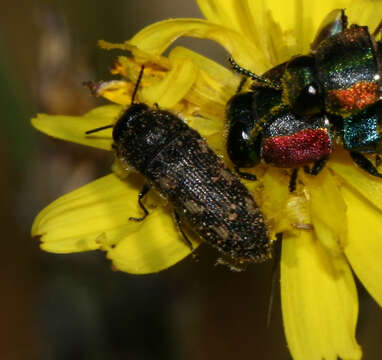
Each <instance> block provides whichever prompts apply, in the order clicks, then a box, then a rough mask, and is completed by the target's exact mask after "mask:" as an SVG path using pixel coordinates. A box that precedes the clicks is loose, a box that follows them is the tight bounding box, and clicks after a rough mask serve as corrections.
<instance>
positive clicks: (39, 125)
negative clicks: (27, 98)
mask: <svg viewBox="0 0 382 360" xmlns="http://www.w3.org/2000/svg"><path fill="white" fill-rule="evenodd" d="M122 110H123V107H121V106H118V105H106V106H100V107H98V108H95V109H93V110H91V111H89V112H88V113H86V114H85V115H83V116H65V115H46V114H38V115H37V117H36V118H34V119H32V125H33V126H34V127H35V128H36V129H38V130H40V131H41V132H43V133H45V134H47V135H50V136H53V137H55V138H58V139H62V140H67V141H71V142H75V143H78V144H83V145H87V146H92V147H96V148H100V149H104V150H110V149H111V142H112V139H111V129H107V130H103V131H100V132H97V133H95V134H91V135H86V134H85V132H86V131H88V130H92V129H95V128H98V127H100V126H105V125H110V124H113V123H114V122H115V121H116V119H117V118H118V117H119V115H120V114H121V111H122Z"/></svg>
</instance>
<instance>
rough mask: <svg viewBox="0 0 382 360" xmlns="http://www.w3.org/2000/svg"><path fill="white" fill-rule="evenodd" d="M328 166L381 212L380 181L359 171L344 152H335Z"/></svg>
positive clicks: (381, 184)
mask: <svg viewBox="0 0 382 360" xmlns="http://www.w3.org/2000/svg"><path fill="white" fill-rule="evenodd" d="M328 166H329V167H330V168H331V169H333V170H334V172H335V173H336V174H337V175H339V176H341V177H342V178H343V179H344V180H345V182H346V183H347V184H349V185H350V186H351V187H352V188H353V189H354V190H355V191H357V192H358V193H360V194H361V195H362V196H364V198H365V200H367V201H369V202H371V203H372V204H373V205H374V206H375V207H377V208H378V209H379V210H381V211H382V180H381V179H378V178H377V177H375V176H371V175H369V174H368V173H366V172H365V171H364V170H362V169H360V168H359V167H358V166H357V165H356V164H355V163H354V162H353V161H352V160H351V158H350V156H349V154H348V152H346V151H339V150H338V151H336V152H335V153H334V154H333V155H332V156H331V158H330V162H329V163H328Z"/></svg>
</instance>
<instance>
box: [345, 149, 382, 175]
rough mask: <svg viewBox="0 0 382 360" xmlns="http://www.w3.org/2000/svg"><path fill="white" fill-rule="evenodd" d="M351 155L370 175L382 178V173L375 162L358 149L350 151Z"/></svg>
mask: <svg viewBox="0 0 382 360" xmlns="http://www.w3.org/2000/svg"><path fill="white" fill-rule="evenodd" d="M350 156H351V158H352V159H353V161H354V162H355V163H356V164H357V165H358V166H359V167H360V168H361V169H362V170H365V171H366V172H367V173H369V174H370V175H373V176H376V177H379V178H382V174H381V173H380V172H378V170H377V168H376V167H375V166H374V165H373V163H372V162H371V161H370V160H369V159H368V158H366V157H365V156H364V155H362V154H361V153H359V152H356V151H350Z"/></svg>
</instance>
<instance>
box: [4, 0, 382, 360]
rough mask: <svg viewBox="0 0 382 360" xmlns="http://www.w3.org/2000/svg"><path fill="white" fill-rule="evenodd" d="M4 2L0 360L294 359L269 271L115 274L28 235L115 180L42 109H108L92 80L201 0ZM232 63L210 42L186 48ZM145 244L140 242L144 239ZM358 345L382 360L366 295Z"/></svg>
mask: <svg viewBox="0 0 382 360" xmlns="http://www.w3.org/2000/svg"><path fill="white" fill-rule="evenodd" d="M109 3H110V5H108V4H107V2H106V1H90V0H81V1H73V0H67V1H63V0H62V1H43V0H38V1H29V0H28V1H27V0H19V1H17V2H15V1H2V2H1V5H0V111H1V119H2V121H1V127H0V160H1V164H2V171H1V174H0V196H1V198H0V215H1V228H2V229H1V230H2V236H1V255H0V256H1V258H0V264H1V266H0V286H1V296H0V358H1V359H5V360H8V359H9V360H16V359H29V360H34V359H48V360H49V359H55V360H56V359H108V360H110V359H137V360H146V359H147V360H149V359H156V360H158V359H166V360H171V359H182V360H187V359H198V360H199V359H200V360H203V359H221V360H224V359H227V360H228V359H236V360H244V359H252V358H253V359H288V358H289V355H288V351H287V348H286V343H285V339H284V336H283V330H282V322H281V318H280V302H279V298H278V297H277V299H276V303H275V306H274V313H273V319H272V321H271V325H270V327H269V328H267V327H266V309H267V306H268V299H269V289H270V277H271V264H266V265H254V266H251V267H250V269H249V270H248V271H247V272H245V273H240V274H236V273H232V272H230V271H228V270H227V269H225V268H223V267H215V266H214V261H215V259H216V253H215V252H214V251H212V250H210V249H209V248H208V247H207V246H202V248H201V249H200V250H199V258H200V261H199V262H198V263H197V262H195V261H194V260H193V259H192V258H189V259H186V260H185V261H183V262H182V263H180V264H178V265H176V266H174V267H173V268H171V269H169V270H167V271H164V272H162V273H159V274H153V275H148V276H133V275H129V274H124V273H120V272H113V271H111V269H110V264H109V263H108V261H107V260H106V259H105V257H104V254H102V253H98V252H93V253H86V254H73V255H54V254H49V253H43V252H41V251H40V250H39V248H38V244H37V241H35V240H33V239H31V238H30V235H29V231H30V226H31V223H32V221H33V218H34V216H35V215H36V214H37V213H38V211H39V210H40V209H42V208H43V207H44V206H46V205H47V204H48V203H49V202H51V201H52V200H54V199H55V198H57V197H58V196H59V195H61V194H64V193H66V192H68V191H70V190H72V189H75V188H77V187H78V186H80V185H82V184H86V183H87V182H89V181H91V180H93V179H96V178H97V177H99V176H102V175H104V174H106V173H108V172H109V168H110V164H111V162H112V159H111V154H110V153H106V152H101V151H97V150H93V149H89V148H86V147H82V146H80V145H74V144H68V143H65V142H61V141H56V140H53V139H51V138H48V137H46V136H44V135H42V134H39V133H37V132H36V131H35V130H33V129H32V128H31V126H30V125H29V118H30V117H32V116H34V114H35V113H36V112H47V113H52V114H58V113H61V114H82V113H83V112H85V111H87V110H89V109H90V108H92V107H93V106H95V105H99V104H101V103H102V102H101V101H95V100H94V99H92V98H91V97H90V96H89V94H88V92H87V91H86V90H85V89H84V88H83V87H82V85H81V84H82V81H85V80H91V79H107V78H108V77H109V75H108V73H107V69H108V66H109V65H110V64H111V61H112V58H113V56H114V55H115V54H116V53H112V52H104V51H101V50H99V49H98V48H97V47H96V42H97V40H98V39H105V40H108V41H115V42H122V41H124V40H126V39H128V38H130V37H131V36H132V35H133V34H134V33H135V32H137V31H138V30H139V29H141V28H142V27H143V26H146V25H148V24H150V23H152V22H154V21H157V20H162V19H165V18H169V17H200V16H201V15H200V13H199V10H198V9H197V6H196V5H195V4H194V2H193V1H187V0H178V1H174V0H172V1H169V0H163V1H156V0H142V1H132V0H130V1H129V0H127V1H121V0H114V1H111V2H109ZM183 44H186V45H188V46H190V47H192V48H193V49H195V50H198V51H200V52H202V53H204V54H207V55H210V56H211V57H213V58H215V59H216V60H218V61H222V62H223V61H225V59H226V57H227V54H225V53H224V52H223V51H222V49H221V48H220V47H219V46H217V45H216V44H213V43H211V42H209V41H191V40H189V39H186V40H184V41H183ZM142 241H143V240H142ZM360 303H361V313H360V321H359V327H358V338H359V341H360V343H361V344H362V345H363V348H364V352H365V359H380V351H381V343H380V339H381V333H382V311H380V309H379V308H378V306H377V305H376V304H375V302H374V301H373V300H372V299H371V298H370V297H369V296H368V295H367V294H366V293H365V291H364V290H363V289H362V287H360Z"/></svg>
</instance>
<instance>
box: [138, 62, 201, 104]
mask: <svg viewBox="0 0 382 360" xmlns="http://www.w3.org/2000/svg"><path fill="white" fill-rule="evenodd" d="M170 60H172V61H171V65H172V68H171V70H170V71H169V72H168V73H167V75H166V77H165V78H164V79H163V80H161V81H159V82H157V83H156V84H153V85H151V86H150V87H145V88H143V89H141V91H140V94H139V98H140V99H141V100H142V102H144V103H146V104H154V103H157V104H158V106H159V108H164V109H169V108H172V107H173V106H175V105H176V104H177V103H178V102H179V101H181V100H182V99H183V98H184V96H185V95H186V94H187V93H188V92H189V91H190V89H191V86H192V85H193V84H194V82H195V80H196V77H197V73H198V69H197V68H196V66H195V65H194V63H193V62H192V61H191V60H189V59H182V61H180V59H179V58H177V57H175V58H170Z"/></svg>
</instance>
